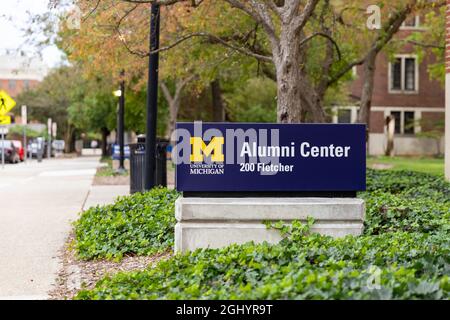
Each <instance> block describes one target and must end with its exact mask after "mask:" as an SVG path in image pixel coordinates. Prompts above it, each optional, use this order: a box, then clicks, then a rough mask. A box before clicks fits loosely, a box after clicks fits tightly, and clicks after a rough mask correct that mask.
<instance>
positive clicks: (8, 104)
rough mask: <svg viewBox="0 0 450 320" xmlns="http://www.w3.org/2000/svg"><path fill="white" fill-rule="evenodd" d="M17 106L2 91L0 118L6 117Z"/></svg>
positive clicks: (0, 96) (0, 91) (0, 93)
mask: <svg viewBox="0 0 450 320" xmlns="http://www.w3.org/2000/svg"><path fill="white" fill-rule="evenodd" d="M15 106H16V102H15V101H14V100H13V98H11V97H10V96H9V94H8V93H6V91H4V90H0V116H4V115H6V114H7V113H8V112H9V111H11V109H12V108H14V107H15Z"/></svg>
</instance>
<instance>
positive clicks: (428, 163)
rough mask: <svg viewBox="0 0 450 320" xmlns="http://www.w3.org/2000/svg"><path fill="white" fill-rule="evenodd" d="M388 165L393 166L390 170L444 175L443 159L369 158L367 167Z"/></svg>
mask: <svg viewBox="0 0 450 320" xmlns="http://www.w3.org/2000/svg"><path fill="white" fill-rule="evenodd" d="M374 164H387V165H392V168H391V169H390V170H409V171H417V172H424V173H429V174H435V175H443V174H444V159H443V158H424V157H385V156H382V157H370V158H367V165H368V166H372V165H374Z"/></svg>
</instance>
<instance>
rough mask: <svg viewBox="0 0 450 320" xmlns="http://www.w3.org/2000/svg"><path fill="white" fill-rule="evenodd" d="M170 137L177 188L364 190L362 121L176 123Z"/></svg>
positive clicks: (191, 189) (364, 163)
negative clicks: (329, 122) (357, 122)
mask: <svg viewBox="0 0 450 320" xmlns="http://www.w3.org/2000/svg"><path fill="white" fill-rule="evenodd" d="M175 135H176V141H177V143H176V144H175V146H174V147H173V150H172V158H173V161H174V162H175V164H176V189H177V190H178V191H188V192H230V191H241V192H254V191H258V192H262V191H280V192H291V191H292V192H295V191H308V192H314V191H329V192H331V191H360V190H365V188H366V142H365V137H366V127H365V125H362V124H267V123H202V122H195V123H177V130H176V131H175Z"/></svg>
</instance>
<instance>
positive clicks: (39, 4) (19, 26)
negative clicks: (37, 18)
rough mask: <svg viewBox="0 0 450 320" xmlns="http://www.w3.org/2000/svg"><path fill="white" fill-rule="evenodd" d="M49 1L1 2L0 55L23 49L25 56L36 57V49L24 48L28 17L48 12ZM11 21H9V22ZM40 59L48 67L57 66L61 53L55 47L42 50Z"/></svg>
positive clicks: (22, 0)
mask: <svg viewBox="0 0 450 320" xmlns="http://www.w3.org/2000/svg"><path fill="white" fill-rule="evenodd" d="M48 2H49V0H2V1H1V6H0V8H1V9H0V54H4V53H5V52H6V50H11V51H13V50H17V49H19V48H22V49H24V51H25V52H26V54H27V55H30V56H32V55H36V52H37V51H36V49H35V48H32V47H30V46H28V47H27V46H24V43H25V40H26V38H25V34H24V31H23V29H25V28H26V27H27V23H28V17H29V14H28V12H30V13H31V14H39V13H44V12H46V11H48V10H49V9H48ZM10 19H11V21H10ZM41 55H42V59H43V61H44V63H45V64H47V65H48V66H49V67H54V66H57V65H58V64H60V63H61V61H62V52H60V51H59V49H58V48H56V46H50V47H47V48H45V49H44V50H42V52H41Z"/></svg>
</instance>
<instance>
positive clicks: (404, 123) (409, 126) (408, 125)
mask: <svg viewBox="0 0 450 320" xmlns="http://www.w3.org/2000/svg"><path fill="white" fill-rule="evenodd" d="M391 116H393V117H394V119H395V133H396V134H415V133H416V132H417V131H418V130H417V129H416V127H417V121H416V115H415V112H414V111H391Z"/></svg>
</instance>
